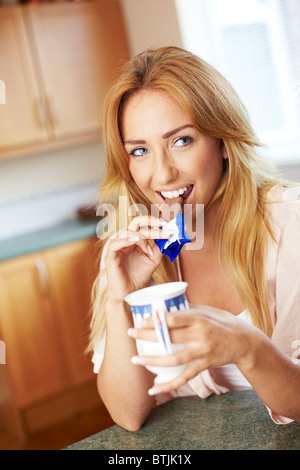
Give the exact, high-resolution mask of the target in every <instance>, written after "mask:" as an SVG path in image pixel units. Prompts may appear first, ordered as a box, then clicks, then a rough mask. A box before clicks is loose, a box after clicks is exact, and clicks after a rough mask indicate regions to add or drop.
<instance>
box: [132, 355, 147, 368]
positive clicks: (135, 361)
mask: <svg viewBox="0 0 300 470" xmlns="http://www.w3.org/2000/svg"><path fill="white" fill-rule="evenodd" d="M131 362H132V364H137V365H139V366H144V365H146V361H145V359H144V358H143V357H141V356H132V358H131Z"/></svg>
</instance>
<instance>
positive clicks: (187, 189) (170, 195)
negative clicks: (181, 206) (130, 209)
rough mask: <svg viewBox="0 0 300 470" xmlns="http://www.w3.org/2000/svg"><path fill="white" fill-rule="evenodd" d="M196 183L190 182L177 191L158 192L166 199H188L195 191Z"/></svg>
mask: <svg viewBox="0 0 300 470" xmlns="http://www.w3.org/2000/svg"><path fill="white" fill-rule="evenodd" d="M193 188H194V185H193V184H189V185H187V186H184V187H182V188H180V189H178V190H176V191H156V193H157V194H158V195H159V196H160V197H162V198H163V200H164V201H165V200H166V199H175V198H178V197H181V198H182V199H183V201H186V200H187V198H188V197H189V195H190V194H191V192H192V191H193Z"/></svg>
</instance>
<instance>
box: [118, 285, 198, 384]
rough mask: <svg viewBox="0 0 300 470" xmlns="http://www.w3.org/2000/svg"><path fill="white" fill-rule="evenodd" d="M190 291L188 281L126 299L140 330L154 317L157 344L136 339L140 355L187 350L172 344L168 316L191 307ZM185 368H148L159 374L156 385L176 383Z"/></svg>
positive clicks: (141, 291) (136, 294)
mask: <svg viewBox="0 0 300 470" xmlns="http://www.w3.org/2000/svg"><path fill="white" fill-rule="evenodd" d="M186 288H187V283H186V282H169V283H166V284H158V285H155V286H151V287H146V288H145V289H140V290H138V291H135V292H132V293H131V294H129V295H127V296H126V297H125V301H126V302H127V303H128V304H129V306H130V308H131V311H132V315H133V322H134V326H135V327H136V328H139V326H140V322H141V320H142V319H145V318H148V317H151V316H152V318H153V323H154V326H155V331H156V336H157V342H154V341H145V340H141V339H137V340H136V346H137V351H138V354H139V355H145V356H163V355H166V354H172V353H175V352H177V351H180V350H181V349H183V345H182V344H179V343H176V344H175V343H171V341H170V336H169V331H168V327H167V324H166V320H165V314H166V313H167V312H172V311H174V312H178V311H180V310H186V309H188V308H189V304H188V301H187V299H186ZM185 367H186V364H183V365H180V366H174V367H152V366H146V368H147V369H148V370H150V371H151V372H152V373H154V374H156V377H155V380H154V382H155V383H156V384H159V383H164V382H168V381H169V380H172V379H173V378H175V377H176V376H177V375H179V374H180V373H181V372H182V371H183V370H184V369H185Z"/></svg>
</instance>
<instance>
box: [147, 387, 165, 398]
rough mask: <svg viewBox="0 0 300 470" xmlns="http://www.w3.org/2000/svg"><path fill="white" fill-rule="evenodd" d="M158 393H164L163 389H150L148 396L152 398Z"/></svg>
mask: <svg viewBox="0 0 300 470" xmlns="http://www.w3.org/2000/svg"><path fill="white" fill-rule="evenodd" d="M157 393H162V389H161V388H160V387H157V386H155V387H152V388H149V390H148V395H150V396H152V395H156V394H157Z"/></svg>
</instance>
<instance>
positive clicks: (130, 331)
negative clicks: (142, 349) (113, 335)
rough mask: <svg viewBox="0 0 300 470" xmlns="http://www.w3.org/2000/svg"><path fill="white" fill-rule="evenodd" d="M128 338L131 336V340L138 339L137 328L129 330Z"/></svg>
mask: <svg viewBox="0 0 300 470" xmlns="http://www.w3.org/2000/svg"><path fill="white" fill-rule="evenodd" d="M127 334H128V336H131V338H136V337H137V331H136V329H135V328H129V329H128V330H127Z"/></svg>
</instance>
